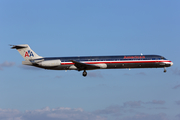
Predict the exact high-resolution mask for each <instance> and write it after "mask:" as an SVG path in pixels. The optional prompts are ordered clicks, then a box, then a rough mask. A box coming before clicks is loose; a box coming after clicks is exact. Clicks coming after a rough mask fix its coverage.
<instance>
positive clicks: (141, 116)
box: [122, 113, 169, 120]
mask: <svg viewBox="0 0 180 120" xmlns="http://www.w3.org/2000/svg"><path fill="white" fill-rule="evenodd" d="M122 120H169V119H168V118H167V115H166V114H165V113H160V114H154V115H151V114H145V113H138V114H136V115H134V116H132V117H125V118H124V119H122Z"/></svg>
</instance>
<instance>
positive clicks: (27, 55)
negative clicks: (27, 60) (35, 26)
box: [24, 50, 34, 57]
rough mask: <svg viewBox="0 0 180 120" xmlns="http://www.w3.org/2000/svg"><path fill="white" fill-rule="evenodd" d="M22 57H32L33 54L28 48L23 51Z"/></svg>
mask: <svg viewBox="0 0 180 120" xmlns="http://www.w3.org/2000/svg"><path fill="white" fill-rule="evenodd" d="M24 57H34V54H33V52H32V51H30V50H28V51H27V52H26V53H25V56H24Z"/></svg>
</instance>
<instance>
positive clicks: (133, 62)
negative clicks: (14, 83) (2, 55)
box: [11, 44, 173, 77]
mask: <svg viewBox="0 0 180 120" xmlns="http://www.w3.org/2000/svg"><path fill="white" fill-rule="evenodd" d="M11 46H12V47H11V49H16V50H17V51H18V52H19V53H20V54H21V56H22V57H23V58H24V59H25V61H22V64H23V65H29V66H35V67H39V68H44V69H49V70H78V71H83V73H82V75H83V76H84V77H85V76H87V72H86V70H95V69H122V68H127V69H131V68H164V72H166V67H170V66H172V65H173V62H171V61H170V60H167V59H166V58H164V57H163V56H160V55H142V54H141V55H122V56H83V57H79V56H78V57H42V56H39V55H37V54H36V53H35V52H34V51H33V50H32V49H31V48H30V47H29V45H28V44H21V45H11Z"/></svg>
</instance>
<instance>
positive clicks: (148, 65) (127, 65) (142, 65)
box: [107, 63, 157, 69]
mask: <svg viewBox="0 0 180 120" xmlns="http://www.w3.org/2000/svg"><path fill="white" fill-rule="evenodd" d="M156 67H157V65H156V64H155V63H117V64H107V68H109V69H111V68H156Z"/></svg>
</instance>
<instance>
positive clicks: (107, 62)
mask: <svg viewBox="0 0 180 120" xmlns="http://www.w3.org/2000/svg"><path fill="white" fill-rule="evenodd" d="M159 62H169V63H170V62H171V61H170V60H161V61H160V60H156V61H154V60H152V61H151V60H149V61H145V60H144V61H97V62H82V63H86V64H116V63H159ZM73 64H74V63H72V62H62V63H61V65H73Z"/></svg>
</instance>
